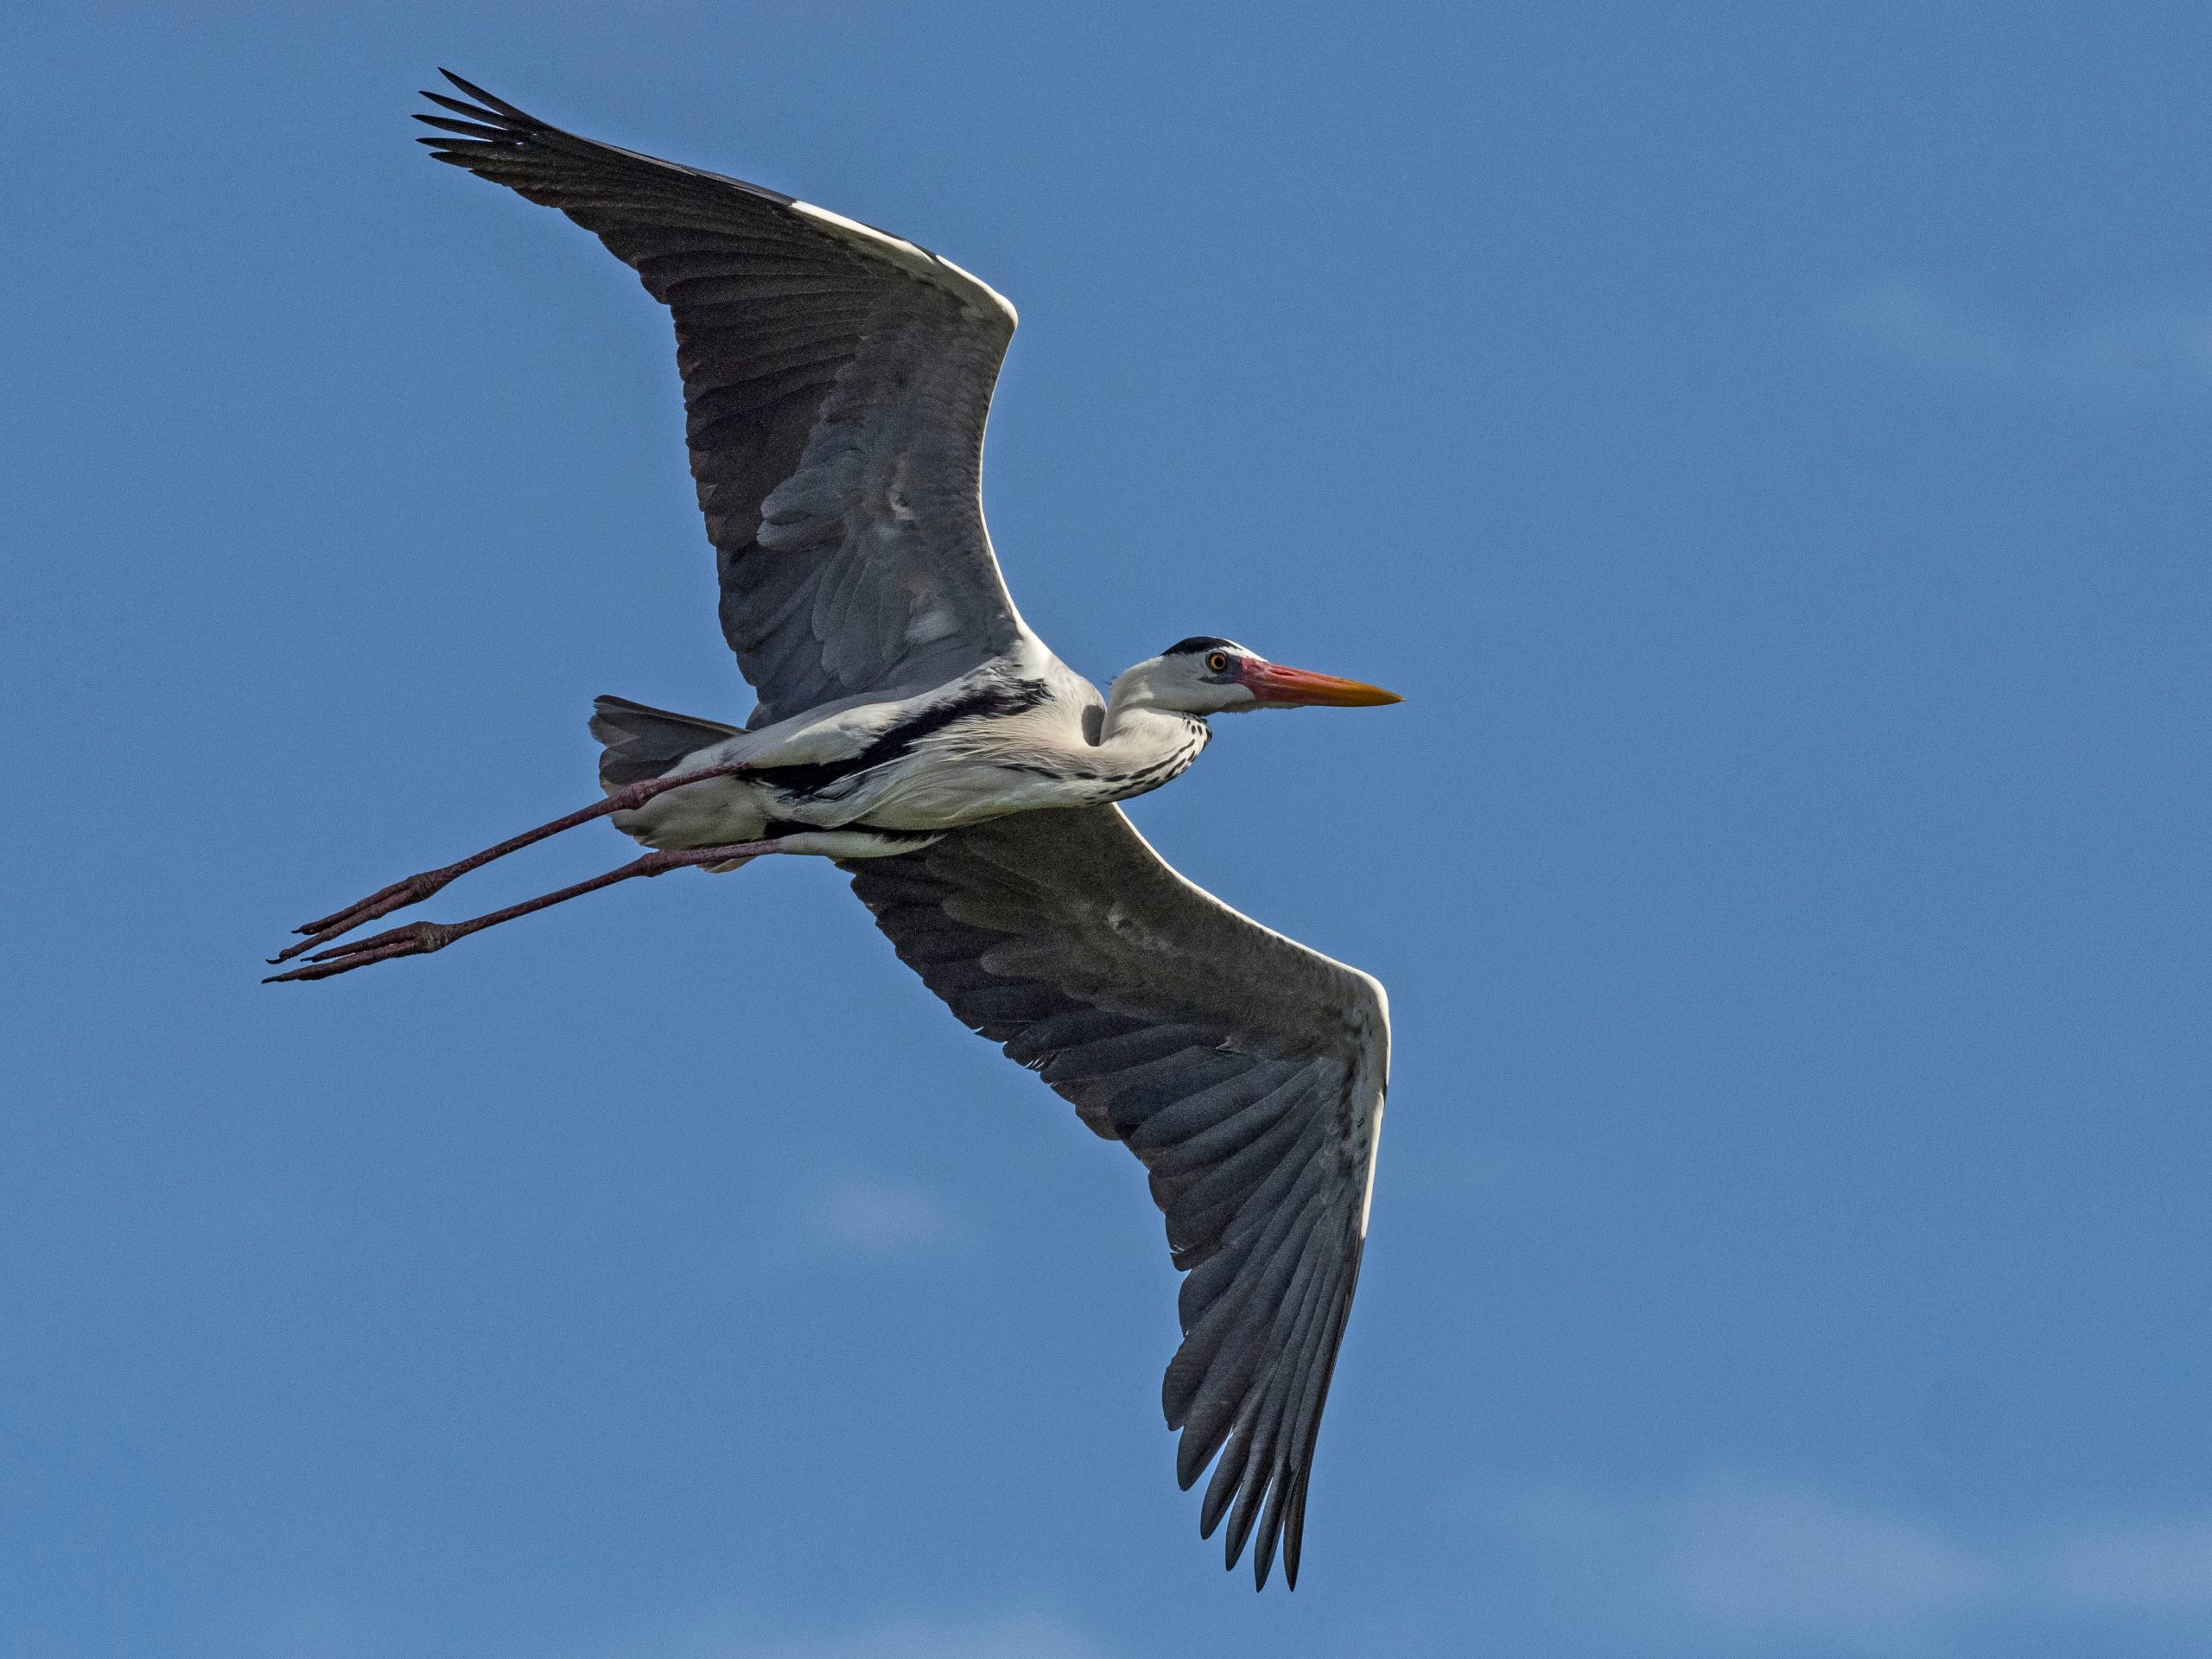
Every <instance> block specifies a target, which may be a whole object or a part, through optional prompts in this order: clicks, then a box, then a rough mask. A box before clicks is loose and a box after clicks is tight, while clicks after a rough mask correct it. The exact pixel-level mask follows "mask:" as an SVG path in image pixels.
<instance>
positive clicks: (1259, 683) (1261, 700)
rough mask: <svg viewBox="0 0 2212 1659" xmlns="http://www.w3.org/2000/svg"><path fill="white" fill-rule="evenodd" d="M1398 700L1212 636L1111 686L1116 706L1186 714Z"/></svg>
mask: <svg viewBox="0 0 2212 1659" xmlns="http://www.w3.org/2000/svg"><path fill="white" fill-rule="evenodd" d="M1403 701H1404V699H1403V698H1402V697H1400V696H1398V695H1397V694H1396V693H1395V692H1391V691H1385V690H1383V689H1382V688H1381V687H1380V686H1375V685H1363V684H1361V683H1359V682H1358V681H1357V680H1340V679H1338V677H1336V676H1335V675H1333V674H1314V673H1311V672H1309V671H1306V670H1305V669H1302V668H1285V667H1283V666H1282V664H1280V663H1271V662H1269V661H1268V659H1267V658H1264V657H1262V656H1261V655H1260V654H1259V652H1255V651H1247V650H1246V649H1245V648H1244V647H1243V645H1238V644H1237V643H1236V641H1235V640H1233V639H1215V638H1214V637H1213V636H1212V635H1211V634H1198V635H1195V636H1193V637H1192V638H1191V639H1183V640H1179V641H1177V642H1176V643H1175V644H1174V645H1170V646H1168V647H1167V649H1166V650H1165V651H1163V652H1160V655H1159V656H1157V657H1155V658H1153V659H1152V660H1151V661H1150V662H1146V663H1139V664H1137V665H1136V666H1135V668H1133V669H1131V670H1129V671H1128V672H1127V673H1126V674H1124V675H1122V677H1121V678H1120V679H1118V680H1116V681H1115V683H1114V702H1116V704H1117V705H1120V706H1124V707H1126V706H1128V705H1130V704H1134V703H1149V704H1151V705H1152V706H1153V707H1154V708H1155V709H1173V710H1175V711H1176V712H1178V713H1179V714H1185V715H1236V714H1242V713H1243V712H1244V711H1245V710H1246V709H1309V708H1316V707H1321V706H1328V707H1332V708H1340V709H1364V708H1371V707H1373V706H1374V705H1376V704H1377V703H1384V702H1403Z"/></svg>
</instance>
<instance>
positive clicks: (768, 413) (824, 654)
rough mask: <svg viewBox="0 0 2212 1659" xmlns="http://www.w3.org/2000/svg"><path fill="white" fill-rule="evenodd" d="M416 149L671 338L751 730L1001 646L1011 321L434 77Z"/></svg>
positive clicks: (935, 261)
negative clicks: (554, 230)
mask: <svg viewBox="0 0 2212 1659" xmlns="http://www.w3.org/2000/svg"><path fill="white" fill-rule="evenodd" d="M447 79H449V80H451V81H453V83H454V86H457V87H458V88H460V90H461V91H462V92H466V93H467V95H468V97H469V99H472V100H474V101H473V102H463V101H462V100H461V99H454V98H448V97H445V96H444V95H442V94H440V93H435V92H426V93H425V94H423V96H425V97H426V98H429V99H431V101H432V102H434V103H435V104H437V105H441V106H442V107H443V108H445V109H448V110H451V111H454V112H455V113H456V114H458V115H461V116H463V117H466V118H467V119H465V120H458V121H456V120H450V119H448V118H445V117H442V116H430V115H424V116H420V117H418V118H417V119H419V120H422V121H424V122H426V123H428V124H429V125H431V126H433V127H435V128H437V129H439V136H438V137H434V138H426V139H424V140H423V143H427V144H429V145H431V146H432V147H433V149H434V151H435V154H436V156H437V157H438V159H439V160H441V161H444V162H453V163H454V165H456V166H459V167H465V168H467V169H468V170H469V171H471V172H473V173H474V174H476V175H479V176H480V177H482V178H486V179H489V180H492V181H493V182H495V183H499V184H503V185H505V186H507V187H508V188H511V189H512V190H515V191H517V192H518V193H519V194H522V195H524V196H526V197H528V198H529V199H530V200H532V201H535V202H539V203H542V204H543V205H545V206H547V207H557V208H559V209H560V210H561V211H562V212H563V213H566V214H567V215H568V216H569V218H570V219H575V221H576V222H577V223H578V224H579V225H582V226H583V227H584V228H585V229H587V230H588V231H590V232H594V234H595V235H597V236H598V237H599V238H600V239H601V241H602V242H604V243H605V244H606V245H607V247H608V249H609V250H610V251H613V254H614V256H615V257H617V258H619V259H620V260H622V261H623V262H624V263H625V264H628V265H630V266H631V267H632V268H633V269H634V270H636V271H637V273H638V275H639V278H640V279H641V280H642V281H643V282H644V283H645V288H646V289H647V291H648V292H650V293H651V294H652V296H653V297H654V298H655V299H657V300H658V301H660V302H662V303H663V304H664V305H666V306H667V307H668V308H669V309H670V311H671V313H672V314H673V315H674V317H675V321H676V346H677V367H678V370H679V371H680V372H681V373H682V376H683V403H684V410H685V412H686V416H687V422H686V428H685V434H686V440H687V442H688V443H689V445H690V453H691V474H692V477H693V479H694V480H695V481H696V484H697V485H698V489H699V506H700V510H701V511H702V512H703V513H704V514H705V515H706V519H707V535H708V539H709V541H711V542H712V543H714V545H715V552H716V563H717V568H718V569H719V572H720V575H721V621H722V632H723V635H724V637H725V638H727V639H728V641H729V645H730V649H731V650H732V651H734V652H736V654H737V659H738V664H739V667H740V668H741V670H742V671H743V672H744V674H745V677H746V678H747V679H748V680H750V681H751V682H752V683H753V687H754V689H755V690H757V691H758V692H759V694H760V708H759V709H757V710H756V711H755V713H754V715H753V725H755V726H756V727H757V726H761V725H766V724H768V723H769V722H771V721H776V720H780V719H783V718H785V717H787V716H789V715H794V714H798V713H800V712H803V711H804V710H806V709H812V708H815V707H817V705H819V704H821V703H823V702H831V701H834V700H836V699H838V698H841V697H847V696H856V695H858V694H860V693H862V692H872V693H893V694H897V693H905V692H911V691H916V690H926V689H927V688H929V687H931V686H933V685H938V684H941V683H944V681H946V680H949V679H951V678H953V677H956V676H957V675H959V674H962V673H964V672H966V671H968V670H969V669H971V668H973V667H975V666H976V665H977V664H980V663H983V662H987V661H988V660H989V659H990V658H994V657H996V656H999V655H1001V654H1002V653H1003V652H1006V651H1007V650H1008V649H1009V648H1011V647H1012V645H1014V642H1015V641H1016V640H1017V639H1019V638H1020V636H1021V634H1022V632H1023V627H1022V623H1021V619H1020V615H1019V614H1018V613H1016V611H1015V610H1014V602H1013V601H1012V600H1011V599H1010V598H1009V597H1008V596H1007V591H1006V586H1005V583H1004V582H1003V581H1002V579H1001V576H1000V574H999V569H998V564H997V561H996V560H995V558H994V557H993V556H992V553H991V544H990V537H989V536H988V533H987V532H986V531H985V530H984V527H983V510H982V495H981V482H982V447H983V424H984V420H985V417H986V416H988V412H989V410H990V401H991V391H992V387H993V385H995V383H996V381H997V378H998V372H999V364H1000V362H1001V359H1003V358H1004V357H1005V355H1006V348H1007V341H1008V340H1011V339H1012V338H1013V336H1014V310H1013V308H1012V307H1011V306H1009V305H1007V302H1005V301H1004V300H1003V299H1001V297H1000V296H998V295H997V294H995V293H994V292H993V291H992V290H991V289H989V288H988V287H987V286H986V285H985V284H983V283H981V282H979V281H977V280H976V278H975V277H971V276H969V274H968V273H967V272H965V271H963V270H960V269H959V267H958V266H957V265H954V264H950V262H949V261H946V260H944V259H940V258H938V257H937V256H936V255H935V254H932V253H930V252H928V251H925V250H924V249H922V248H918V247H916V246H915V245H912V243H909V242H906V241H903V240H901V239H900V238H896V237H893V236H888V235H886V234H885V233H883V232H879V231H874V230H872V229H870V228H869V227H868V226H863V225H859V224H856V223H855V222H854V221H852V220H850V219H843V218H842V217H841V216H839V215H837V214H835V213H828V212H825V211H824V210H823V209H821V208H818V207H812V206H810V204H808V203H806V202H803V201H798V200H793V199H792V198H791V197H789V196H785V195H780V194H778V193H776V192H774V191H772V190H766V189H762V188H760V187H759V186H758V185H751V184H746V183H743V182H741V181H738V180H735V179H728V178H723V177H721V175H717V174H713V173H707V172H702V171H700V170H698V169H697V168H688V167H682V166H679V165H677V164H676V163H674V162H663V161H657V160H655V159H654V158H653V157H652V156H640V155H638V154H636V153H634V152H632V151H630V150H626V149H615V148H613V146H612V145H607V144H601V143H594V142H592V141H591V140H589V139H587V138H579V137H575V135H574V134H572V133H567V132H563V131H562V130H560V129H558V128H556V127H552V126H549V125H547V124H545V123H544V122H543V121H540V120H538V119H537V118H536V117H534V116H531V115H528V114H525V113H524V111H521V110H518V109H517V108H516V107H515V106H514V105H512V104H508V103H505V102H504V101H503V100H501V99H496V98H493V96H492V95H491V94H489V93H488V92H483V91H481V90H480V89H479V88H477V87H474V86H470V85H469V84H468V83H467V81H464V80H461V79H459V78H458V77H457V76H453V75H448V77H447Z"/></svg>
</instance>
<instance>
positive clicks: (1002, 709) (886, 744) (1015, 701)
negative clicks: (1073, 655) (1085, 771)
mask: <svg viewBox="0 0 2212 1659" xmlns="http://www.w3.org/2000/svg"><path fill="white" fill-rule="evenodd" d="M1051 700H1052V688H1051V687H1050V686H1048V685H1046V683H1044V681H1042V680H1014V681H1011V682H1008V681H1005V680H993V681H990V682H988V683H985V684H982V685H979V686H977V687H976V689H975V690H972V691H969V692H967V693H965V694H964V695H963V696H957V697H949V698H947V699H946V700H945V701H944V702H940V703H938V704H937V705H936V706H935V707H933V708H929V709H923V710H922V711H921V712H920V713H919V714H918V715H914V717H913V718H912V719H911V720H906V721H901V722H900V723H899V724H898V725H896V726H893V727H892V728H890V729H889V730H888V731H887V732H885V733H884V734H882V735H881V736H880V737H878V738H877V739H876V740H875V741H874V742H872V743H870V744H869V745H868V747H866V748H864V749H862V750H861V752H860V753H858V754H855V755H849V756H847V757H846V758H845V759H844V760H817V761H811V762H809V763H808V764H806V765H804V766H774V767H770V768H766V769H765V775H764V776H763V777H762V779H761V782H763V783H765V784H768V785H772V786H773V787H775V788H777V789H779V790H783V791H786V792H787V793H790V794H793V795H817V794H819V793H821V791H823V790H825V789H827V788H829V785H832V784H834V783H836V782H838V781H839V780H840V779H846V778H850V777H853V776H854V775H855V774H856V773H859V772H868V771H872V770H874V768H875V767H877V766H885V765H887V764H888V763H890V762H891V761H893V760H898V759H899V757H900V756H901V755H904V754H906V753H909V752H910V751H911V750H912V748H913V747H914V745H915V744H917V743H918V742H920V741H922V740H923V739H924V738H925V737H927V736H929V735H930V734H931V733H932V732H941V731H943V730H944V728H946V727H948V726H950V725H952V724H953V723H954V722H956V721H963V720H993V719H1004V718H1006V717H1007V716H1010V715H1020V714H1027V712H1028V711H1029V710H1030V709H1035V708H1038V707H1039V706H1040V705H1042V704H1044V703H1046V702H1050V701H1051Z"/></svg>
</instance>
